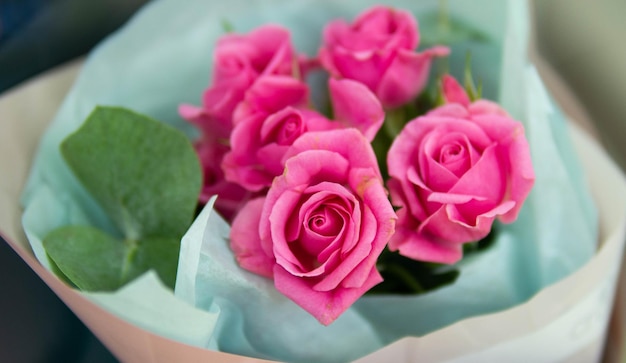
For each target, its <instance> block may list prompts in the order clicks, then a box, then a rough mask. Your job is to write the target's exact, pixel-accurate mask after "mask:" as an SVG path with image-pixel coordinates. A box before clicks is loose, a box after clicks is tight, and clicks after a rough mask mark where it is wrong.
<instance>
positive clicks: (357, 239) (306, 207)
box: [230, 129, 396, 325]
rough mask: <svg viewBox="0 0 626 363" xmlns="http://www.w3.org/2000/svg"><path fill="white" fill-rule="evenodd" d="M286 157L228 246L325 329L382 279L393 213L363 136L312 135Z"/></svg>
mask: <svg viewBox="0 0 626 363" xmlns="http://www.w3.org/2000/svg"><path fill="white" fill-rule="evenodd" d="M287 157H288V159H287V162H286V167H285V172H284V174H282V175H281V176H279V177H277V178H276V179H275V180H274V183H273V184H272V187H271V188H270V189H269V192H268V194H267V197H265V198H260V199H255V200H253V201H251V202H250V203H248V204H247V205H246V206H245V207H244V209H243V210H242V211H241V213H239V215H238V216H237V217H236V218H235V220H234V221H233V225H232V230H231V236H230V237H231V238H230V240H231V246H232V249H233V251H234V253H235V256H236V258H237V261H238V262H239V264H240V265H241V266H242V267H243V268H245V269H248V270H250V271H252V272H255V273H258V274H261V275H264V276H267V277H273V279H274V284H275V286H276V288H277V289H278V290H279V291H280V292H282V293H283V294H285V295H286V296H287V297H288V298H290V299H291V300H293V301H294V302H295V303H297V304H298V305H300V306H301V307H302V308H303V309H305V310H306V311H308V312H309V313H311V314H312V315H313V316H315V317H316V318H317V319H318V320H319V321H320V322H321V323H322V324H325V325H328V324H330V323H331V322H333V321H334V320H335V319H336V318H337V317H338V316H339V315H340V314H341V313H343V312H344V311H345V310H346V309H347V308H348V307H349V306H350V305H352V304H353V303H354V302H355V301H356V300H357V299H358V298H359V297H360V296H362V295H363V294H364V293H365V292H366V291H367V290H369V289H370V288H371V287H373V286H374V285H376V284H378V283H379V282H381V281H382V277H381V276H380V274H379V273H378V271H377V270H376V260H377V259H378V256H379V255H380V253H381V252H382V251H383V249H384V247H385V245H386V244H387V242H388V241H389V238H390V237H391V235H392V234H393V231H394V224H395V220H396V216H395V213H394V211H393V208H392V207H391V204H390V203H389V201H388V199H387V194H386V192H385V189H384V187H383V184H382V178H381V175H380V171H379V169H378V164H377V162H376V157H375V155H374V151H373V150H372V148H371V146H370V144H369V142H368V141H367V139H366V138H365V137H364V136H363V135H362V134H361V133H360V132H359V131H357V130H355V129H340V130H332V131H324V132H309V133H307V134H305V135H303V136H301V137H300V138H299V139H298V140H296V142H295V143H294V144H293V146H292V147H291V148H290V149H289V151H288V153H287ZM257 231H258V233H256V232H257Z"/></svg>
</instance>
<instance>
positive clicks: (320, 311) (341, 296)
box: [274, 265, 382, 325]
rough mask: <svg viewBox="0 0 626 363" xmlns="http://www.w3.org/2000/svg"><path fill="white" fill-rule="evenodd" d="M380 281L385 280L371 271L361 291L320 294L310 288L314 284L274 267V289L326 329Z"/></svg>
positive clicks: (320, 292) (323, 292) (336, 291)
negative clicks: (326, 326)
mask: <svg viewBox="0 0 626 363" xmlns="http://www.w3.org/2000/svg"><path fill="white" fill-rule="evenodd" d="M313 281H314V280H313ZM381 281H382V277H381V276H380V274H379V273H378V271H376V269H372V270H371V271H370V272H369V274H367V279H366V281H365V283H364V284H363V285H362V286H360V287H358V288H353V289H348V288H343V289H337V290H333V291H317V290H314V289H313V288H312V287H311V285H312V284H313V282H312V281H311V280H308V279H304V278H299V277H296V276H293V275H291V274H290V273H289V272H287V271H285V270H284V269H283V268H282V267H280V266H278V265H276V266H275V267H274V285H275V286H276V289H277V290H278V291H280V292H281V293H283V294H284V295H285V296H287V297H288V298H290V299H291V300H293V301H294V302H295V303H296V304H298V305H299V306H300V307H302V308H303V309H304V310H306V311H308V312H309V313H310V314H311V315H313V316H314V317H315V318H316V319H317V320H319V322H320V323H322V324H324V325H329V324H330V323H332V322H333V321H335V319H337V317H339V315H341V314H342V313H343V312H344V311H346V310H347V309H348V308H349V307H350V306H351V305H352V304H354V302H355V301H356V300H358V299H359V298H360V297H361V296H363V294H365V292H367V290H369V289H371V288H372V287H373V286H374V285H376V284H378V283H380V282H381Z"/></svg>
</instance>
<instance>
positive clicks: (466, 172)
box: [179, 7, 534, 324]
mask: <svg viewBox="0 0 626 363" xmlns="http://www.w3.org/2000/svg"><path fill="white" fill-rule="evenodd" d="M322 38H323V44H322V45H321V48H320V50H319V53H318V56H317V58H312V59H311V58H307V57H306V56H303V55H299V54H297V53H296V51H295V49H294V46H293V45H292V44H291V40H290V34H289V31H288V30H287V29H284V28H282V27H280V26H276V25H266V26H262V27H259V28H258V29H256V30H253V31H252V32H250V33H248V34H243V35H241V34H227V35H225V36H223V37H222V38H221V39H220V40H219V42H218V43H217V46H216V49H215V52H214V65H213V84H212V85H211V86H210V87H209V88H208V89H207V90H206V91H205V92H204V94H203V98H202V106H201V107H195V106H190V105H182V106H181V107H180V110H179V111H180V114H181V116H182V117H184V118H185V119H187V120H189V121H190V122H192V123H194V124H195V125H197V126H198V128H199V129H200V130H201V135H202V136H201V138H200V139H199V140H198V141H197V142H196V149H197V151H198V155H199V157H200V160H201V162H202V165H203V167H204V171H205V174H204V175H205V179H204V189H203V192H202V195H201V202H205V201H206V200H208V198H209V197H210V196H211V195H215V194H217V195H218V199H217V203H216V208H217V210H218V211H220V212H221V213H222V214H223V215H224V216H225V217H226V218H227V219H228V220H229V221H232V229H231V236H230V237H231V238H230V243H231V248H232V250H233V252H234V255H235V258H236V260H237V261H238V263H239V265H240V266H241V267H242V268H244V269H246V270H249V271H251V272H254V273H257V274H260V275H263V276H266V277H268V278H271V279H273V281H274V284H275V286H276V289H277V290H279V291H280V292H282V293H283V294H284V295H286V296H287V297H289V298H290V299H292V300H293V301H294V302H295V303H297V304H298V305H300V306H301V307H302V308H304V309H305V310H306V311H308V312H309V313H311V314H312V315H313V316H315V317H316V318H317V319H318V320H319V321H320V322H321V323H323V324H330V323H331V322H332V321H334V320H335V319H336V318H337V317H338V316H339V315H341V314H342V313H343V312H344V311H345V310H346V309H347V308H348V307H349V306H350V305H352V304H353V303H354V302H355V301H356V300H357V299H358V298H359V297H361V296H362V295H363V294H364V293H365V292H367V291H368V290H369V289H370V288H372V287H373V286H374V285H376V284H378V283H379V282H381V281H382V277H381V275H380V273H379V272H378V271H377V269H376V263H377V259H378V257H379V256H380V254H381V253H382V252H383V250H384V249H385V248H386V247H387V248H388V249H390V250H391V251H398V252H399V253H400V254H402V255H404V256H406V257H409V258H413V259H417V260H422V261H430V262H441V263H454V262H456V261H458V260H459V259H460V258H461V257H462V245H463V244H464V243H467V242H474V241H477V240H480V239H481V238H483V237H485V236H486V235H487V234H488V233H489V232H490V230H491V226H492V224H493V222H494V220H495V219H496V218H498V219H500V220H501V221H502V222H505V223H508V222H512V221H514V220H515V218H516V216H517V214H518V212H519V210H520V208H521V205H522V203H523V201H524V199H525V198H526V196H527V195H528V193H529V191H530V188H531V186H532V184H533V181H534V174H533V169H532V164H531V161H530V156H529V150H528V145H527V142H526V139H525V137H524V130H523V127H522V125H521V124H520V123H519V122H517V121H514V120H513V119H512V118H511V117H509V116H508V115H507V114H506V112H505V111H504V110H502V109H501V108H500V107H499V106H498V105H496V104H494V103H492V102H489V101H486V100H478V101H475V102H471V101H470V99H469V98H468V96H467V94H466V93H465V91H464V90H463V89H462V88H461V86H460V85H459V84H458V83H457V82H456V81H455V80H454V79H453V78H451V77H449V76H446V77H444V78H443V90H444V91H443V94H444V97H445V99H446V102H447V104H445V105H444V106H441V107H439V108H436V109H433V110H431V111H430V112H428V113H427V114H425V115H423V116H420V117H418V118H416V119H414V120H411V121H409V122H408V123H407V124H406V126H405V127H404V129H403V130H402V131H401V133H400V134H399V135H398V136H397V138H396V139H395V140H394V141H393V143H392V145H391V147H390V148H389V150H388V153H387V168H388V171H389V178H388V180H385V179H384V177H383V175H382V174H381V172H380V169H379V165H378V162H377V159H376V155H375V153H374V150H373V148H372V146H371V142H372V141H373V140H374V138H375V136H376V135H377V133H378V132H379V129H381V126H382V125H383V122H384V120H385V110H389V109H392V108H396V107H402V106H403V105H405V104H407V103H409V102H412V101H413V100H414V99H415V98H416V97H417V96H418V95H419V93H420V92H422V91H423V90H424V87H425V86H426V84H427V81H428V75H429V72H430V65H431V62H432V61H433V59H434V58H436V57H441V56H446V55H447V54H448V53H449V50H448V48H446V47H443V46H437V47H434V48H431V49H427V50H425V51H423V52H421V53H419V52H417V51H416V48H417V46H418V42H419V32H418V28H417V22H416V20H415V19H414V18H413V16H412V15H411V14H410V13H408V12H406V11H402V10H396V9H391V8H388V7H373V8H371V9H369V10H367V11H365V12H364V13H362V14H361V15H360V16H358V17H357V18H356V20H355V21H354V22H352V23H346V22H345V21H343V20H336V21H332V22H330V23H328V24H327V26H326V27H325V28H324V31H323V37H322ZM316 68H322V70H323V71H326V72H328V74H329V75H330V77H329V81H328V92H329V96H330V101H331V105H332V110H333V116H332V118H329V117H327V116H325V115H323V114H322V113H320V112H318V111H316V110H315V109H313V108H312V106H311V101H310V97H309V87H308V85H307V83H306V77H307V75H308V74H309V73H310V72H314V71H317V70H318V69H316ZM385 184H386V185H387V187H388V188H389V192H388V191H387V189H386V188H385ZM389 196H390V197H389ZM394 206H395V207H396V209H397V212H396V211H394Z"/></svg>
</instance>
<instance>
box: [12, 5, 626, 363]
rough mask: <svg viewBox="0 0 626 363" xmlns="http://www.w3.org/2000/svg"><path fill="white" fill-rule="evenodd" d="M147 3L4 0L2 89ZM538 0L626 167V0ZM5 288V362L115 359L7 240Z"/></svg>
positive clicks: (544, 51)
mask: <svg viewBox="0 0 626 363" xmlns="http://www.w3.org/2000/svg"><path fill="white" fill-rule="evenodd" d="M145 2H146V0H89V1H85V0H0V97H2V96H3V95H4V94H6V93H8V92H11V90H12V89H13V88H15V87H19V86H20V84H21V83H23V82H24V81H26V80H28V79H29V78H31V77H33V76H35V75H37V74H39V73H41V72H44V71H46V70H48V69H51V68H53V67H55V66H57V65H60V64H62V63H65V62H67V61H69V60H72V59H74V58H77V57H80V56H82V55H84V54H86V53H87V52H88V51H89V50H90V49H92V48H93V46H94V45H95V44H97V42H99V41H100V40H101V39H102V38H104V37H105V36H106V35H107V34H109V33H110V32H112V31H114V30H115V29H117V28H119V27H120V26H121V25H122V24H123V23H124V22H125V21H126V20H127V19H128V18H129V17H130V16H131V15H132V14H133V13H134V12H135V11H137V10H138V9H139V7H140V6H141V5H142V4H143V3H145ZM531 5H532V13H533V15H534V19H535V26H534V29H535V32H536V44H535V45H536V49H537V52H538V54H539V56H540V57H542V58H544V60H545V65H546V66H547V67H549V68H552V69H553V70H555V71H556V72H557V73H558V74H559V75H560V77H561V78H562V80H563V84H564V85H565V86H566V87H568V88H570V89H571V90H572V92H573V95H574V99H573V100H574V101H573V102H575V103H576V104H577V106H579V109H580V111H581V114H587V115H588V116H589V119H590V120H593V121H592V127H593V128H595V129H596V130H597V134H598V135H599V138H600V139H601V141H602V142H603V143H604V144H605V146H606V147H607V149H608V150H609V151H610V153H611V154H612V156H613V157H614V159H615V160H616V161H617V162H618V163H619V164H620V165H621V167H622V168H623V169H626V142H624V141H623V139H624V137H625V136H626V41H625V40H624V38H626V1H625V0H595V1H589V0H531ZM32 107H36V105H32ZM0 122H3V120H0ZM0 286H1V287H2V295H1V297H0V361H3V362H96V363H97V362H102V363H104V362H115V361H116V360H115V358H114V357H113V356H112V355H111V354H110V353H109V352H108V351H107V350H106V348H104V347H103V346H102V345H101V344H100V342H99V341H98V340H97V339H96V338H94V337H93V335H92V334H91V333H90V332H89V330H88V329H86V328H85V326H84V325H83V324H82V323H81V322H80V321H79V320H78V319H77V318H76V317H75V316H74V315H73V313H72V312H71V311H69V310H68V309H67V308H66V307H65V305H64V304H63V303H62V302H61V301H60V300H59V299H58V298H57V297H56V296H55V295H54V294H53V293H52V292H51V291H50V290H49V289H48V287H47V286H46V285H45V284H44V283H43V282H41V281H40V280H39V278H38V277H37V276H36V275H35V274H34V273H33V272H32V271H31V270H30V268H28V267H27V266H26V264H25V263H24V262H23V261H22V260H21V259H20V258H19V257H18V256H17V255H16V254H15V253H14V252H13V250H12V249H11V247H9V246H8V245H7V244H6V243H3V242H0Z"/></svg>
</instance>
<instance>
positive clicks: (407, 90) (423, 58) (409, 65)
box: [375, 46, 450, 108]
mask: <svg viewBox="0 0 626 363" xmlns="http://www.w3.org/2000/svg"><path fill="white" fill-rule="evenodd" d="M449 52H450V50H449V48H447V47H443V46H437V47H434V48H430V49H427V50H425V51H424V52H422V53H415V52H413V51H412V50H410V51H409V50H407V51H404V50H400V51H398V54H397V56H396V57H395V58H394V60H393V62H392V63H391V64H390V65H389V67H388V68H387V70H386V72H385V73H384V74H383V75H382V77H381V79H380V82H379V83H378V85H377V87H376V89H375V93H376V96H378V98H379V99H380V102H381V103H382V104H383V106H385V107H386V108H394V107H399V106H402V105H403V104H405V103H407V102H409V101H410V100H412V99H413V98H415V97H417V95H418V93H419V92H420V91H421V90H423V89H424V87H425V86H426V82H427V80H428V75H429V73H430V66H431V63H432V60H433V58H435V57H442V56H446V55H448V54H449Z"/></svg>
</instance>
